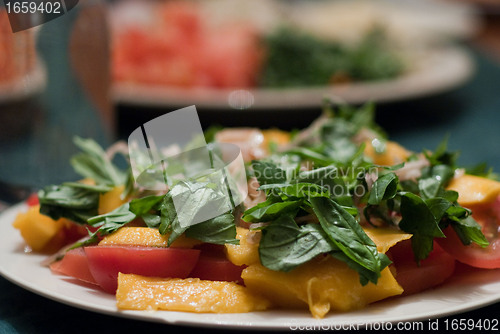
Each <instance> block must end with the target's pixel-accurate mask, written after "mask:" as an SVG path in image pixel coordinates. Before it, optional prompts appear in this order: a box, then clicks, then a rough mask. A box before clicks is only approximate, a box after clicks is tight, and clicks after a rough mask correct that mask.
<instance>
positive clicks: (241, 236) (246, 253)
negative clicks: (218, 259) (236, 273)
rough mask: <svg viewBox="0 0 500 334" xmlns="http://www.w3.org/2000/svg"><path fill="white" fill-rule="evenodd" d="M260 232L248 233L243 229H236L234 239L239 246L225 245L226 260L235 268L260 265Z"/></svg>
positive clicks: (248, 231) (247, 230)
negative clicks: (237, 241)
mask: <svg viewBox="0 0 500 334" xmlns="http://www.w3.org/2000/svg"><path fill="white" fill-rule="evenodd" d="M260 235H261V232H259V231H250V230H249V229H246V228H243V227H237V228H236V239H238V240H240V244H239V245H230V244H226V252H227V258H228V260H229V261H231V262H232V263H233V264H235V265H237V266H242V265H250V264H253V263H260V261H259V241H260Z"/></svg>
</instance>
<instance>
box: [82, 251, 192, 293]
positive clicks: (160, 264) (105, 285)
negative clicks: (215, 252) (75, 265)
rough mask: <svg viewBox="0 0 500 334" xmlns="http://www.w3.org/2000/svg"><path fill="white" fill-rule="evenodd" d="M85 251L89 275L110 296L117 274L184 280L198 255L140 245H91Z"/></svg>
mask: <svg viewBox="0 0 500 334" xmlns="http://www.w3.org/2000/svg"><path fill="white" fill-rule="evenodd" d="M84 249H85V253H86V254H87V257H88V261H89V269H90V272H91V273H92V276H93V277H94V278H95V280H96V282H97V283H98V284H99V285H100V286H101V288H102V289H103V290H104V291H106V292H108V293H112V294H114V293H115V292H116V288H117V285H118V282H117V279H118V273H119V272H121V273H124V274H138V275H144V276H154V277H175V278H186V277H188V275H189V273H190V272H191V270H192V269H193V268H194V266H195V265H196V263H197V261H198V257H199V254H200V251H199V250H197V249H186V248H159V247H157V248H153V247H141V246H90V247H85V248H84Z"/></svg>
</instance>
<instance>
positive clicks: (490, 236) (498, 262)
mask: <svg viewBox="0 0 500 334" xmlns="http://www.w3.org/2000/svg"><path fill="white" fill-rule="evenodd" d="M471 209H472V212H473V214H472V216H473V217H474V218H475V219H476V221H477V222H478V223H479V224H480V225H481V230H482V232H483V234H484V235H485V237H486V239H487V240H488V242H489V243H490V244H489V246H488V247H484V248H483V247H480V246H478V245H476V244H471V245H468V246H465V245H464V244H462V242H461V241H460V238H459V237H458V236H457V234H456V233H455V231H454V230H453V228H451V227H447V228H446V229H444V230H443V232H444V234H445V235H446V238H440V239H438V242H439V245H440V246H441V247H442V248H443V249H444V250H445V251H446V252H447V253H448V254H450V255H451V256H453V257H454V258H455V259H457V261H459V262H462V263H465V264H468V265H469V266H472V267H476V268H485V269H494V268H500V197H498V198H497V199H496V200H495V201H493V202H492V203H489V204H487V205H483V206H477V207H475V208H471Z"/></svg>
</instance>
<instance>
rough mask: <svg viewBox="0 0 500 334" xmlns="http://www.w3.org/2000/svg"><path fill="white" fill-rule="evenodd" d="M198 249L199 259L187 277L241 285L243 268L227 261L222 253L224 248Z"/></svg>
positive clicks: (207, 246) (204, 246)
mask: <svg viewBox="0 0 500 334" xmlns="http://www.w3.org/2000/svg"><path fill="white" fill-rule="evenodd" d="M200 249H201V253H200V258H199V259H198V262H197V263H196V266H195V267H194V268H193V270H192V271H191V273H190V274H189V277H193V278H199V279H204V280H210V281H228V282H236V283H239V284H243V279H242V278H241V272H242V271H243V269H244V268H245V266H237V265H235V264H233V263H232V262H231V261H229V260H228V259H227V257H226V254H225V252H224V246H220V247H218V245H208V244H205V245H202V246H201V247H200Z"/></svg>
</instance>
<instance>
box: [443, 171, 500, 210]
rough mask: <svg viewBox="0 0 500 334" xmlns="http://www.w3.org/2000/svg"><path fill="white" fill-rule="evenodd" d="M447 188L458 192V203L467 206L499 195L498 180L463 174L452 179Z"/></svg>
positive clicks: (487, 200) (493, 198)
mask: <svg viewBox="0 0 500 334" xmlns="http://www.w3.org/2000/svg"><path fill="white" fill-rule="evenodd" d="M448 190H455V191H456V192H458V203H459V204H460V205H462V206H465V207H469V206H474V205H482V204H487V203H491V202H493V201H494V200H495V199H496V198H497V197H498V196H499V195H500V182H498V181H495V180H491V179H487V178H484V177H480V176H474V175H468V174H465V175H462V176H460V177H455V178H454V179H452V180H451V182H450V184H449V185H448Z"/></svg>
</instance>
